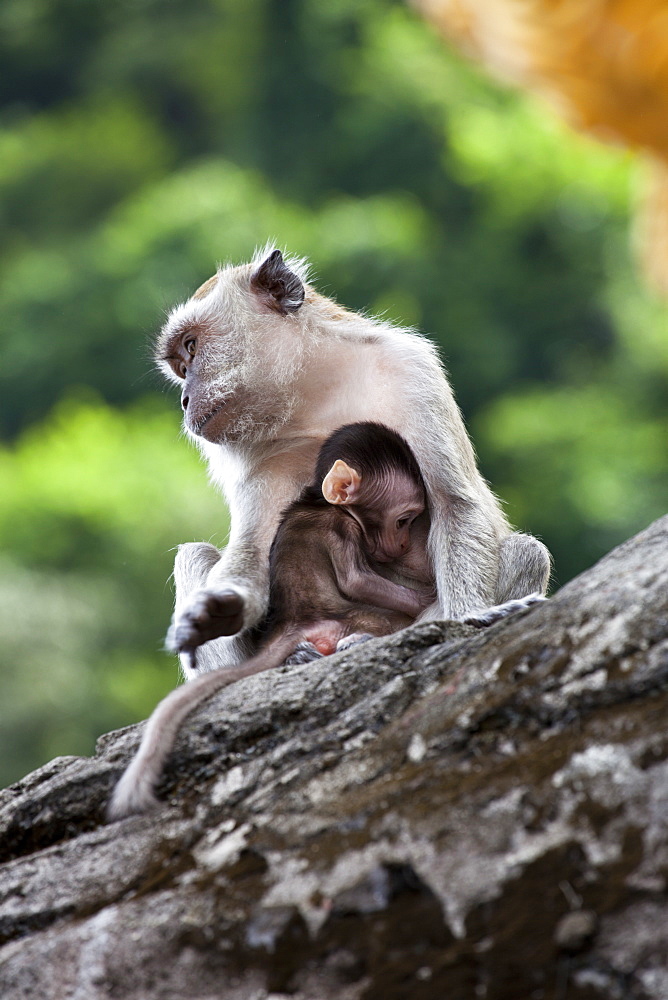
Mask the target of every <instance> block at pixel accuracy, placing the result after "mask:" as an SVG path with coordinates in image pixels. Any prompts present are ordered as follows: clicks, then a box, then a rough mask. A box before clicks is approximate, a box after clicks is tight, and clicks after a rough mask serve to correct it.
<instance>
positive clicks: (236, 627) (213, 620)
mask: <svg viewBox="0 0 668 1000" xmlns="http://www.w3.org/2000/svg"><path fill="white" fill-rule="evenodd" d="M243 623H244V599H243V597H242V596H241V594H239V593H238V592H237V591H236V590H232V589H229V590H221V591H218V592H214V591H211V590H197V591H195V593H194V594H191V595H190V597H189V599H188V601H187V602H186V603H185V604H183V605H182V606H181V607H180V608H178V609H177V610H176V611H175V612H174V617H173V619H172V624H171V625H170V627H169V631H168V633H167V640H166V646H167V648H168V649H170V650H172V652H174V653H183V652H186V651H187V650H192V649H196V648H197V647H198V646H201V645H202V644H203V643H205V642H208V641H209V639H217V638H218V637H219V636H221V635H235V634H236V633H237V632H239V631H240V630H241V628H242V627H243Z"/></svg>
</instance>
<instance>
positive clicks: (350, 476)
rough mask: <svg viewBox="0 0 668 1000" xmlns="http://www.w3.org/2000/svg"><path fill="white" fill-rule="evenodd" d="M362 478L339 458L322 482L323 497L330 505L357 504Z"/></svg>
mask: <svg viewBox="0 0 668 1000" xmlns="http://www.w3.org/2000/svg"><path fill="white" fill-rule="evenodd" d="M361 483H362V477H361V476H360V474H359V472H355V470H354V469H351V468H350V466H349V465H346V463H345V462H342V461H341V459H340V458H337V460H336V462H334V465H333V466H332V467H331V469H330V470H329V472H328V473H327V475H326V476H325V478H324V479H323V481H322V495H323V496H324V498H325V500H327V502H328V503H355V502H356V501H357V499H358V496H359V489H360V485H361Z"/></svg>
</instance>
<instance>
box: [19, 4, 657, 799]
mask: <svg viewBox="0 0 668 1000" xmlns="http://www.w3.org/2000/svg"><path fill="white" fill-rule="evenodd" d="M0 65H2V67H3V70H2V74H1V75H0V100H1V109H0V212H1V213H2V225H1V226H0V261H1V270H0V324H1V326H2V340H1V343H2V353H1V355H0V358H1V360H0V405H1V419H2V446H1V450H0V545H1V549H2V555H1V563H0V565H1V569H2V573H1V576H0V682H1V685H2V687H1V691H2V695H1V698H0V784H6V783H8V782H10V781H12V780H15V779H16V778H18V777H19V776H20V775H22V774H24V773H25V772H26V771H28V770H29V769H31V768H33V767H35V766H37V765H39V764H41V763H43V762H44V761H46V760H48V759H49V758H50V757H52V756H54V755H59V754H80V753H84V754H86V753H90V752H92V749H93V745H94V741H95V738H96V737H97V736H98V735H99V734H100V733H102V732H104V731H106V730H108V729H110V728H113V727H116V726H121V725H125V724H129V723H131V722H133V721H136V720H137V719H140V718H143V717H145V716H146V714H147V713H148V712H150V710H151V709H152V707H153V706H154V704H155V702H156V700H157V699H158V698H159V697H161V696H162V695H163V694H164V693H166V692H167V691H168V690H169V689H170V688H172V687H173V686H174V684H175V683H176V681H177V677H178V673H177V668H176V664H175V662H174V660H173V658H172V657H170V656H168V655H167V654H165V653H164V652H162V648H161V647H162V639H163V635H164V632H165V628H166V625H167V623H168V620H169V615H170V611H171V602H172V594H171V585H170V582H169V576H170V572H171V565H172V561H173V549H174V547H175V546H176V545H177V544H178V543H179V542H181V541H187V540H194V539H210V540H212V541H214V542H216V543H222V542H223V541H224V539H225V534H226V530H227V520H226V512H225V510H224V507H223V503H222V500H221V499H220V497H219V496H218V495H217V494H216V493H215V492H214V490H213V488H212V487H210V486H209V484H208V482H207V478H206V471H205V469H204V467H203V465H202V463H201V462H200V460H199V458H198V456H197V454H196V453H195V451H194V450H193V449H192V448H191V446H190V445H189V444H188V443H187V442H186V441H185V440H184V439H183V438H182V437H181V436H180V430H179V406H178V397H177V394H176V393H175V392H174V391H173V390H168V389H166V388H165V387H164V386H163V384H162V380H161V378H160V377H159V376H158V375H157V374H156V373H154V371H153V368H152V364H151V339H152V336H153V334H154V332H155V331H156V330H157V329H158V327H159V326H160V324H161V322H162V319H163V317H164V315H165V312H166V310H168V309H169V308H170V306H171V305H173V304H174V303H175V302H176V301H178V300H181V299H183V298H185V297H186V296H187V295H188V294H189V292H190V291H192V290H193V289H194V288H195V287H196V286H197V285H198V284H199V283H201V282H202V281H203V280H204V279H206V278H207V277H208V276H209V275H210V274H211V273H212V271H213V270H214V267H215V265H216V263H217V262H219V261H226V260H231V261H235V262H236V261H240V260H244V259H247V258H248V256H249V254H251V253H252V251H253V250H254V248H255V247H256V246H258V245H263V244H264V243H265V242H266V241H267V240H268V239H269V238H275V239H276V240H277V241H278V243H279V244H280V245H282V246H284V247H286V248H288V249H289V250H290V251H293V252H296V253H298V254H304V255H307V256H308V257H309V258H310V259H311V260H312V261H313V264H314V273H315V276H316V283H317V285H318V287H319V288H320V290H321V291H324V292H325V293H326V294H332V295H334V296H335V297H336V298H338V299H339V300H340V301H341V302H343V303H345V304H346V305H348V306H350V307H352V308H364V309H369V310H371V311H373V312H376V313H381V314H383V315H386V316H389V317H392V318H393V319H396V320H397V321H400V322H402V323H408V324H414V325H416V326H418V327H420V328H421V329H422V330H424V331H427V332H428V333H429V334H430V335H431V336H433V337H434V338H435V340H436V342H437V343H438V344H439V345H440V347H441V350H442V353H443V357H444V360H445V362H446V364H447V367H448V369H449V371H450V373H451V377H452V381H453V383H454V386H455V390H456V393H457V397H458V400H459V402H460V404H461V406H462V409H463V411H464V414H465V417H466V420H467V423H468V426H469V429H470V431H471V434H472V436H473V438H474V441H475V445H476V448H477V450H478V454H479V457H480V463H481V467H482V469H483V472H484V474H485V475H486V476H487V478H488V479H489V480H490V481H491V483H492V484H493V487H494V489H495V490H496V492H497V493H498V494H499V495H500V496H501V497H502V499H503V500H504V501H505V503H506V505H507V510H508V514H509V517H510V518H511V520H512V521H513V523H515V524H516V525H517V526H519V527H520V528H523V529H525V530H528V531H531V532H534V533H536V534H538V535H539V536H540V537H541V538H543V539H544V541H545V542H546V543H547V545H548V546H549V547H550V549H551V550H552V552H553V553H554V557H555V583H556V585H557V586H558V585H560V584H563V583H565V582H566V581H567V580H569V579H570V578H571V577H572V576H573V575H574V574H576V573H578V572H579V571H581V570H583V569H585V568H586V567H588V566H589V565H591V564H592V563H593V562H594V561H595V560H596V559H597V558H599V557H600V556H601V555H603V554H604V553H605V552H606V551H608V550H609V549H610V548H611V547H612V546H613V545H615V544H616V543H618V542H620V541H622V540H623V539H625V538H627V537H629V536H630V535H631V534H633V533H634V532H636V531H637V530H639V529H641V528H643V527H644V526H646V525H647V524H648V523H649V522H650V521H652V520H653V519H654V518H656V517H658V516H659V515H661V514H663V513H664V512H665V509H666V506H667V503H666V501H667V498H668V481H667V478H666V457H667V456H666V450H667V449H666V444H667V441H668V407H667V402H666V401H667V395H668V393H667V388H668V334H667V330H668V325H667V313H666V307H665V302H663V301H662V300H661V299H660V297H659V296H658V295H657V294H656V293H655V292H653V291H652V290H651V289H650V287H649V286H648V285H647V283H646V281H645V279H644V277H643V275H642V273H641V272H640V270H639V268H638V266H637V261H636V259H635V258H634V254H633V246H632V245H633V240H632V238H631V235H630V234H631V225H630V219H631V216H632V212H633V208H634V205H635V202H636V200H637V198H638V193H639V191H640V190H641V187H642V184H643V172H644V170H645V167H644V166H643V164H642V163H641V162H640V161H639V160H638V159H637V158H636V156H635V155H634V154H633V153H632V152H629V151H628V150H626V149H625V148H623V147H621V146H618V147H613V146H604V145H603V144H601V143H599V142H597V141H595V140H594V139H592V138H590V137H587V136H585V135H582V134H577V133H576V132H574V131H571V130H570V129H569V127H568V126H567V125H566V124H564V123H563V122H562V121H561V120H560V119H559V118H558V117H557V116H556V115H555V114H553V113H552V111H551V110H549V109H548V108H547V106H546V104H544V103H542V102H541V100H540V99H539V98H536V97H535V96H530V95H528V94H527V93H523V92H520V91H517V90H513V89H512V88H510V87H509V86H504V85H501V84H499V83H495V82H492V80H491V78H489V77H488V76H487V75H486V74H485V72H484V70H483V69H481V68H479V67H478V66H476V65H474V63H472V62H469V61H467V60H466V59H465V58H464V57H463V56H462V55H461V54H458V53H457V52H456V51H455V50H454V48H453V47H451V46H448V44H447V43H446V42H444V41H443V39H442V38H441V37H440V36H439V35H438V34H437V33H436V31H435V30H434V29H433V28H432V27H430V25H428V24H427V23H426V22H425V21H424V20H423V19H422V18H421V17H420V15H419V14H418V12H417V11H416V10H414V9H411V8H410V7H408V6H406V5H404V4H402V3H398V2H394V0H327V2H326V3H323V2H322V0H112V2H110V3H81V2H79V0H48V2H46V0H3V3H2V5H1V6H0Z"/></svg>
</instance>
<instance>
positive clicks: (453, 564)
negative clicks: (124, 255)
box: [157, 250, 550, 677]
mask: <svg viewBox="0 0 668 1000" xmlns="http://www.w3.org/2000/svg"><path fill="white" fill-rule="evenodd" d="M157 359H158V362H159V364H160V366H161V367H162V369H163V371H164V372H165V373H166V375H167V376H168V377H169V378H171V379H172V381H174V382H176V383H177V384H178V385H179V386H180V387H181V390H182V396H181V401H182V406H183V411H184V426H185V429H186V431H187V432H188V434H189V435H191V437H193V438H194V440H195V441H196V442H197V443H198V445H199V446H200V448H201V449H202V451H203V453H204V454H205V456H206V457H207V459H208V462H209V469H210V473H211V477H212V479H213V480H214V482H216V483H217V484H218V485H219V486H220V487H221V488H222V490H223V492H224V494H225V497H226V499H227V502H228V505H229V508H230V514H231V531H230V538H229V543H228V545H227V548H225V549H224V551H223V552H222V553H221V552H219V551H218V550H217V549H215V548H214V547H213V546H211V545H205V544H190V545H185V546H182V547H181V548H180V550H179V553H178V555H177V558H176V563H175V568H174V577H175V581H176V608H175V612H174V618H173V621H172V626H171V629H170V632H169V635H168V644H169V645H170V647H171V648H173V649H174V650H177V651H178V652H180V653H182V654H186V655H182V664H183V668H184V672H185V674H186V676H189V677H192V676H194V675H195V673H197V672H199V671H208V670H214V669H216V668H217V667H221V666H229V665H233V664H235V663H238V662H239V661H240V660H241V659H242V658H243V657H244V655H246V653H247V652H248V649H249V646H248V644H247V642H246V639H247V638H248V636H249V629H252V628H253V627H254V626H256V625H257V623H258V622H259V621H261V620H262V618H263V616H264V614H265V609H266V606H267V593H268V580H267V567H268V558H267V557H268V552H269V546H270V544H271V541H272V539H273V537H274V534H275V532H276V527H277V524H278V519H279V515H280V512H281V511H282V510H283V509H284V508H285V507H286V506H287V505H288V504H289V503H290V502H291V501H292V500H294V499H295V498H296V497H297V496H298V495H299V493H300V491H301V490H302V488H303V487H304V485H305V484H306V483H308V482H309V481H310V478H311V472H312V469H313V463H314V462H315V458H316V455H317V453H318V449H319V447H320V445H321V444H322V443H323V442H324V441H325V440H326V438H327V437H328V436H329V435H330V434H331V433H332V431H333V430H334V429H335V428H337V427H339V426H341V425H342V424H347V423H351V422H358V421H376V422H378V423H382V424H385V425H387V426H389V427H391V428H393V429H394V430H396V431H397V432H398V433H399V434H401V435H402V437H403V438H404V439H405V440H406V441H407V443H408V445H409V447H410V448H411V449H412V451H413V453H414V454H415V457H416V459H417V462H418V465H419V467H420V470H421V472H422V476H423V478H424V482H425V484H426V489H427V498H428V504H429V510H430V515H431V529H430V535H429V551H430V554H431V558H432V561H433V566H434V574H435V578H436V589H437V599H436V601H435V602H434V603H433V605H432V606H431V607H430V608H429V609H427V610H426V611H425V612H424V617H425V618H455V619H464V618H471V617H473V618H476V620H478V621H479V622H481V623H483V622H485V621H486V620H493V619H495V618H496V617H498V615H497V614H496V612H495V613H494V614H493V615H492V616H489V615H486V612H487V609H489V607H490V606H491V605H498V604H503V603H504V602H508V601H514V602H517V600H519V606H523V605H524V604H526V603H527V602H526V601H525V599H526V598H527V597H528V595H532V596H531V597H530V599H529V603H531V602H532V601H534V600H536V599H537V598H536V595H541V594H544V593H545V589H546V587H547V581H548V577H549V571H550V558H549V554H548V551H547V549H546V548H545V546H544V545H542V543H541V542H539V541H537V540H536V539H535V538H532V537H531V536H530V535H524V534H518V533H513V532H512V531H511V528H510V526H509V524H508V521H507V520H506V518H505V516H504V514H503V512H502V510H501V507H500V505H499V503H498V501H497V499H496V498H495V496H494V495H493V494H492V492H491V491H490V489H489V487H488V486H487V484H486V483H485V481H484V480H483V478H482V477H481V475H480V473H479V472H478V469H477V467H476V461H475V455H474V453H473V448H472V446H471V442H470V441H469V438H468V435H467V433H466V430H465V428H464V424H463V421H462V418H461V414H460V412H459V409H458V408H457V404H456V403H455V400H454V398H453V395H452V392H451V390H450V386H449V384H448V381H447V378H446V376H445V374H444V372H443V369H442V368H441V366H440V364H439V361H438V358H437V355H436V351H435V349H434V348H433V347H432V345H431V344H430V343H429V341H428V340H426V339H425V338H424V337H422V336H420V335H419V334H417V333H414V332H412V331H409V330H405V329H402V328H399V327H396V326H392V325H391V324H389V323H385V322H382V321H379V320H376V319H371V318H369V317H366V316H361V315H359V314H356V313H352V312H349V311H347V310H346V309H343V308H341V307H340V306H338V305H336V303H334V302H332V301H331V300H330V299H327V298H324V297H323V296H321V295H319V294H318V293H317V292H316V291H314V289H313V288H312V287H311V286H310V285H308V284H307V282H306V272H305V266H304V264H303V262H302V261H297V260H290V261H287V262H286V261H284V259H283V257H282V255H281V253H280V251H278V250H271V251H264V252H263V253H262V254H260V255H259V256H258V257H257V258H256V259H255V260H254V261H253V262H252V263H250V264H245V265H242V266H240V267H225V268H222V269H221V270H220V271H219V272H218V273H217V274H216V275H215V276H214V277H213V278H210V279H209V281H207V282H206V284H204V285H203V286H202V287H201V288H200V289H199V290H198V291H197V292H195V294H194V295H193V296H192V298H190V299H189V300H188V301H187V302H186V303H185V304H183V305H181V306H178V307H177V308H176V309H174V310H173V312H172V313H171V315H170V317H169V319H168V321H167V323H166V325H165V327H164V329H163V331H162V333H161V335H160V338H159V340H158V344H157ZM515 606H518V605H517V603H514V604H512V605H509V606H507V610H510V609H512V608H513V607H515ZM225 636H229V637H231V638H221V637H225ZM211 640H213V641H211ZM204 644H205V645H204ZM195 649H197V650H198V652H197V669H194V668H193V667H191V666H190V665H189V662H188V661H189V654H190V653H191V652H192V651H193V650H195Z"/></svg>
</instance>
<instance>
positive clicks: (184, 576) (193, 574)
mask: <svg viewBox="0 0 668 1000" xmlns="http://www.w3.org/2000/svg"><path fill="white" fill-rule="evenodd" d="M222 555H223V553H221V552H220V551H219V549H217V548H215V547H214V546H213V545H209V544H207V543H206V542H197V543H195V542H189V543H187V544H184V545H180V546H179V548H178V551H177V554H176V559H175V561H174V584H175V590H176V599H175V607H174V616H173V619H172V624H171V626H170V628H169V631H168V633H167V640H166V643H165V644H166V646H167V648H168V649H170V650H172V651H173V652H176V653H179V654H180V655H179V658H180V661H181V668H182V670H183V675H184V677H185V678H186V679H187V680H191V679H192V678H193V677H196V676H197V675H198V674H202V673H208V672H210V671H212V670H217V669H218V668H220V667H229V666H233V665H234V664H237V663H239V662H240V661H241V660H243V659H245V658H246V657H247V656H248V655H249V651H250V650H249V644H248V643H247V641H246V639H245V637H244V636H239V635H230V636H226V637H225V638H217V639H213V640H211V641H205V640H203V639H201V638H200V636H201V629H200V625H199V623H200V620H203V622H204V625H205V626H206V624H207V623H208V622H210V620H211V619H213V620H214V621H216V618H218V619H219V620H218V621H216V625H217V626H218V628H220V629H221V631H223V632H231V633H236V632H238V630H239V629H240V628H241V625H242V618H241V615H240V603H241V602H240V599H239V597H238V596H237V595H236V594H235V593H234V592H231V593H230V595H229V598H230V599H229V601H226V600H225V599H224V598H225V595H224V594H223V600H221V599H220V596H219V595H218V594H212V593H211V592H210V591H207V590H205V589H204V588H205V587H206V584H207V580H208V578H209V574H210V572H211V570H212V569H213V567H214V566H216V565H217V564H218V563H219V562H220V561H221V558H222ZM216 634H218V635H220V632H217V633H216ZM201 643H204V644H203V645H202V644H201ZM195 650H196V651H197V652H196V657H195V656H194V655H193V654H194V652H195ZM195 664H196V665H195Z"/></svg>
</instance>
